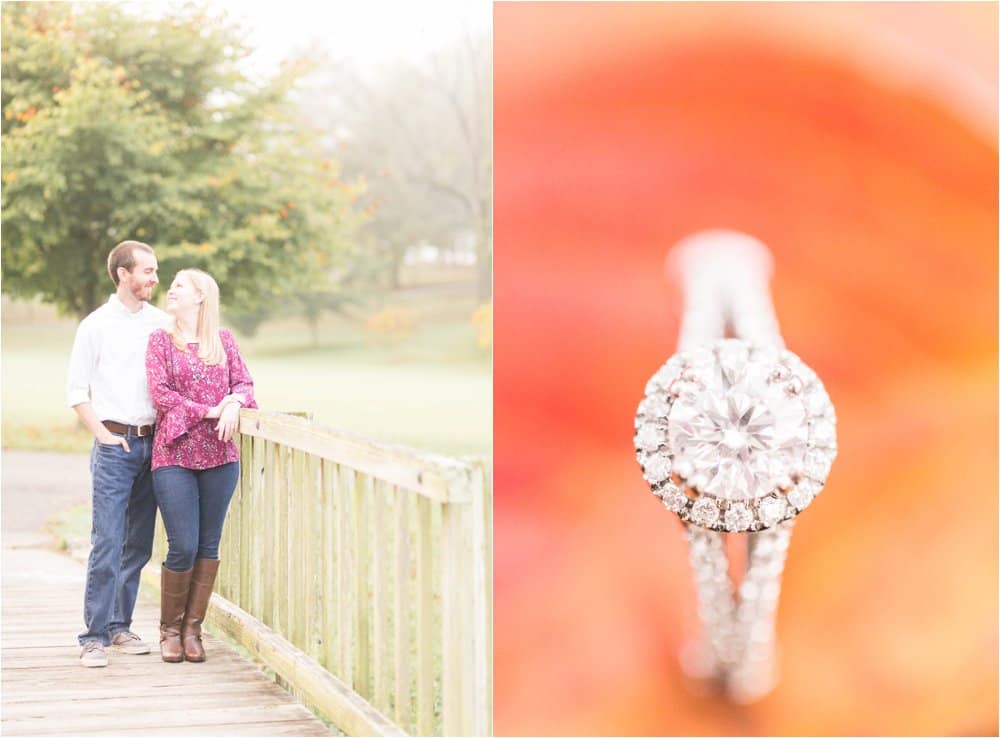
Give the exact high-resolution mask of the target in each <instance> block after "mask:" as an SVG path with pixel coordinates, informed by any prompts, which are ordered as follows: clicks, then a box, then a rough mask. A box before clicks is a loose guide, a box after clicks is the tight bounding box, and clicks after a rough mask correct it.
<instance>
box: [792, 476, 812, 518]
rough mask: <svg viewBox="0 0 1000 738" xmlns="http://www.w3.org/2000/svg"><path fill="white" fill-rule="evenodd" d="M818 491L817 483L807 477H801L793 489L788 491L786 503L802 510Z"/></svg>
mask: <svg viewBox="0 0 1000 738" xmlns="http://www.w3.org/2000/svg"><path fill="white" fill-rule="evenodd" d="M817 491H818V485H816V483H815V482H813V481H811V480H809V479H803V480H802V481H800V482H799V483H798V484H797V485H796V486H795V487H794V488H793V489H791V490H789V491H788V494H787V495H786V499H787V500H788V504H790V505H792V506H793V507H794V508H795V509H796V510H804V509H805V508H806V507H808V505H809V503H810V502H812V501H813V498H814V497H815V496H816V492H817Z"/></svg>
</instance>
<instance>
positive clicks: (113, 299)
mask: <svg viewBox="0 0 1000 738" xmlns="http://www.w3.org/2000/svg"><path fill="white" fill-rule="evenodd" d="M108 304H109V305H111V307H112V308H114V309H115V310H118V311H119V312H121V313H123V314H125V315H129V316H136V315H142V311H143V310H145V309H146V303H145V302H140V303H139V309H138V310H136V311H135V312H134V313H133V312H132V311H131V310H129V309H128V308H127V307H125V303H123V302H122V301H121V300H120V299H118V295H117V294H116V293H114V292H112V293H111V296H110V297H109V298H108Z"/></svg>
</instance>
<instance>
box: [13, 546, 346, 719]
mask: <svg viewBox="0 0 1000 738" xmlns="http://www.w3.org/2000/svg"><path fill="white" fill-rule="evenodd" d="M2 569H3V571H2V574H3V579H2V595H3V598H2V622H3V630H2V638H0V646H2V655H0V659H2V685H0V687H2V690H0V692H2V696H0V704H2V720H0V730H2V733H3V734H4V735H9V736H18V735H25V736H26V735H88V734H95V735H96V734H100V735H129V734H132V735H137V734H143V735H158V734H162V735H178V736H180V735H212V736H237V735H238V736H253V735H272V736H277V735H308V736H318V735H338V733H337V732H336V731H335V730H331V729H330V728H328V727H327V726H326V725H324V723H323V722H322V721H320V720H319V719H318V718H316V716H315V715H313V713H311V712H310V711H309V710H307V709H306V708H305V707H303V706H302V705H301V704H300V703H299V702H297V701H296V700H295V698H294V697H292V696H291V695H289V694H288V693H287V692H285V691H284V690H283V689H281V688H280V687H278V686H277V685H276V684H274V682H272V681H271V680H270V679H268V678H267V677H266V676H265V675H264V674H263V673H262V672H261V671H260V669H258V668H257V667H256V666H254V665H253V664H252V663H250V662H249V661H247V660H246V659H244V658H242V657H241V656H239V655H238V654H236V653H235V652H234V651H233V650H232V649H230V648H229V647H228V646H227V645H225V644H224V643H222V642H221V641H219V640H218V639H216V638H213V637H212V636H210V635H207V636H206V638H205V650H206V652H207V655H208V660H207V661H206V662H204V663H202V664H192V663H188V662H184V663H180V664H167V663H164V662H163V661H161V660H160V657H159V653H158V650H157V640H158V635H157V634H158V622H159V605H158V603H157V602H153V601H152V600H151V599H149V598H148V597H147V596H146V595H144V594H140V597H139V602H138V603H137V605H136V612H135V622H134V623H133V626H132V630H134V631H135V632H136V633H138V634H139V635H140V636H142V638H143V639H145V640H146V641H148V642H149V643H150V644H151V646H153V651H152V653H150V654H149V655H143V656H130V655H126V654H122V653H120V652H119V651H118V650H117V649H115V648H113V647H112V648H109V649H107V653H108V657H109V660H110V664H109V666H107V667H105V668H98V669H87V668H84V667H82V666H80V662H79V653H80V648H79V646H77V641H76V637H77V633H79V631H80V630H82V629H83V622H82V617H83V616H82V612H83V586H84V577H85V569H84V567H83V566H81V565H80V564H79V563H78V562H76V561H73V560H72V559H70V558H69V557H66V556H62V555H60V554H58V553H55V552H54V551H49V550H46V549H42V548H20V549H16V548H15V549H10V548H5V549H4V550H3V563H2Z"/></svg>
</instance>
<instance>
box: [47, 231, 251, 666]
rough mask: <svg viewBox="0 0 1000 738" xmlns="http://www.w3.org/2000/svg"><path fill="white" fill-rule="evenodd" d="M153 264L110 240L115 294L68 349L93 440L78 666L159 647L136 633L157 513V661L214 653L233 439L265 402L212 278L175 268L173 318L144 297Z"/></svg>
mask: <svg viewBox="0 0 1000 738" xmlns="http://www.w3.org/2000/svg"><path fill="white" fill-rule="evenodd" d="M156 272H157V263H156V256H155V254H154V252H153V249H152V248H151V247H150V246H148V245H147V244H144V243H141V242H139V241H123V242H122V243H120V244H118V245H117V246H115V248H114V249H112V251H111V253H110V254H109V256H108V273H109V274H110V276H111V280H112V281H113V282H114V284H115V286H116V290H115V293H114V294H113V295H111V297H110V298H109V299H108V301H107V303H105V304H104V305H102V306H101V307H99V308H98V309H97V310H95V311H94V312H92V313H91V314H90V315H88V316H87V317H86V318H84V319H83V321H82V322H81V323H80V326H79V328H78V329H77V333H76V339H75V340H74V342H73V351H72V354H71V357H70V364H69V379H68V382H67V400H68V403H69V405H70V407H72V408H73V409H74V410H75V411H76V414H77V415H78V416H79V417H80V420H81V421H82V422H83V423H84V425H86V426H87V428H88V429H90V431H91V432H92V433H93V434H94V437H95V442H94V447H93V449H92V450H91V455H90V472H91V475H92V477H93V526H92V531H91V543H92V545H93V548H92V549H91V552H90V559H89V561H88V563H87V584H86V590H85V595H84V621H85V623H86V630H85V631H84V632H83V633H81V634H80V636H79V642H80V645H81V646H82V647H83V650H82V652H81V654H80V663H81V664H82V665H83V666H107V664H108V657H107V655H106V654H105V652H104V649H105V648H106V647H108V646H116V647H118V648H119V649H120V650H121V652H123V653H126V654H145V653H149V651H150V648H149V645H148V644H146V643H144V642H143V640H142V639H141V638H140V637H139V636H138V635H136V634H135V633H133V632H132V631H131V630H130V629H129V628H130V626H131V624H132V612H133V610H134V608H135V601H136V596H137V594H138V591H139V576H140V572H141V570H142V567H143V566H144V565H145V564H146V562H148V561H149V558H150V556H151V555H152V547H153V530H154V525H155V521H156V509H157V507H159V509H160V515H161V516H162V518H163V524H164V527H165V528H166V531H167V540H168V546H169V550H168V553H167V559H166V561H164V562H163V565H162V567H161V580H160V581H161V590H160V591H161V596H160V655H161V657H162V658H163V660H164V661H172V662H176V661H184V660H185V659H186V660H188V661H204V660H205V651H204V648H203V647H202V644H201V623H202V621H203V620H204V618H205V611H206V610H207V609H208V602H209V599H210V598H211V596H212V588H213V586H214V584H215V574H216V571H217V570H218V567H219V559H218V555H219V540H220V538H221V537H222V525H223V522H224V521H225V517H226V510H227V508H228V507H229V501H230V499H231V497H232V495H233V491H234V489H235V487H236V481H237V478H238V477H239V451H238V450H237V448H236V444H235V443H234V442H233V441H232V437H233V434H234V433H235V432H236V429H237V427H238V424H239V411H240V407H251V408H252V407H257V405H256V403H255V402H254V399H253V381H252V379H251V378H250V374H249V372H248V371H247V368H246V365H245V364H244V363H243V359H242V357H241V356H240V352H239V348H238V347H237V345H236V341H235V340H234V338H233V336H232V334H231V333H230V332H229V331H227V330H225V329H220V328H219V288H218V285H217V284H216V283H215V280H213V279H212V278H211V277H210V276H209V275H208V274H205V273H204V272H201V271H198V270H196V269H184V270H182V271H180V272H178V273H177V275H176V276H175V277H174V280H173V283H172V284H171V285H170V290H169V291H168V292H167V312H166V313H164V312H163V311H162V310H159V309H157V308H156V307H154V306H153V305H150V304H149V298H150V296H151V295H152V292H153V288H154V287H155V286H156V285H157V283H158V281H159V280H158V279H157V275H156ZM154 422H155V425H154Z"/></svg>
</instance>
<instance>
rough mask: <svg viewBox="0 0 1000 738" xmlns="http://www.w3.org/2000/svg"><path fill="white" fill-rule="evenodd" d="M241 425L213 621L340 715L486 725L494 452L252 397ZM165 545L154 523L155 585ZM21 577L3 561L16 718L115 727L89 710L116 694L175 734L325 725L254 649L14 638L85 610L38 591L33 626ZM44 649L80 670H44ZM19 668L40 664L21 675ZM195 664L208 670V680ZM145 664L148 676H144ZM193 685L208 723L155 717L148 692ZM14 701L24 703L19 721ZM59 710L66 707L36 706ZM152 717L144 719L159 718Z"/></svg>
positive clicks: (344, 722) (426, 728) (372, 729)
mask: <svg viewBox="0 0 1000 738" xmlns="http://www.w3.org/2000/svg"><path fill="white" fill-rule="evenodd" d="M239 441H240V444H241V459H242V473H241V477H240V483H239V486H238V487H237V489H236V492H235V494H234V496H233V501H232V504H231V505H230V509H229V515H228V518H227V522H226V527H225V530H224V534H223V540H222V546H221V548H220V559H221V560H222V564H221V565H220V570H219V577H218V582H217V587H216V594H215V595H213V598H212V603H211V606H210V610H209V618H208V624H209V627H210V628H213V629H217V631H218V632H221V633H223V634H225V635H227V636H228V637H230V638H231V639H234V640H235V641H236V642H237V643H238V644H240V645H241V646H242V647H243V648H244V649H245V651H246V653H247V654H248V655H250V656H251V657H252V658H253V659H254V660H256V661H258V662H260V663H261V664H262V665H263V666H265V667H266V668H267V669H268V670H270V671H271V672H273V674H274V677H275V680H276V682H277V683H278V684H280V685H282V686H283V687H285V688H286V689H287V690H288V693H291V694H292V695H295V697H297V698H298V699H299V700H301V702H302V703H303V704H304V705H306V706H308V707H309V708H310V709H311V710H312V711H313V712H314V713H315V714H316V715H319V716H320V717H322V718H323V719H324V720H325V721H327V723H329V725H331V726H333V730H334V731H343V732H344V733H347V734H349V735H404V734H408V733H410V734H418V735H488V734H489V733H490V728H491V710H492V705H491V674H492V668H491V658H490V654H491V638H490V636H491V594H492V593H491V576H490V573H491V538H490V536H491V533H490V531H491V520H490V517H489V516H490V514H491V508H492V506H491V504H490V499H489V498H490V485H489V481H488V473H487V469H486V468H485V466H484V464H483V463H482V462H479V461H459V460H455V459H449V458H444V457H438V456H434V455H430V454H424V453H418V452H416V451H413V450H410V449H405V448H400V447H394V446H389V445H385V444H378V443H374V442H372V441H369V440H366V439H362V438H358V437H355V436H352V435H350V434H347V433H343V432H341V431H337V430H334V429H331V428H328V427H325V426H322V425H319V424H317V423H314V422H312V421H311V420H308V419H305V418H299V417H294V416H291V415H285V414H280V413H269V412H263V411H254V410H244V411H242V413H241V418H240V438H239ZM158 526H159V524H158ZM165 549H166V542H165V537H164V535H163V531H162V527H158V531H157V543H156V550H155V551H154V555H153V559H152V561H151V562H150V566H149V567H148V568H147V570H146V571H144V572H143V581H144V590H145V591H146V592H149V593H152V594H154V595H157V596H158V593H157V592H156V588H157V587H158V585H159V562H160V561H162V559H163V556H164V554H165ZM9 579H10V578H9V577H8V576H7V572H5V577H4V621H3V622H4V644H3V645H4V653H3V668H4V683H3V687H4V690H3V691H4V697H3V701H4V705H3V707H4V722H3V732H4V733H5V734H8V735H27V734H32V733H34V734H48V735H51V734H57V733H62V734H77V733H79V734H85V733H87V732H95V733H97V732H109V730H110V728H109V729H105V730H100V729H95V726H97V725H99V724H104V725H105V726H107V725H108V723H109V722H110V724H111V725H112V726H115V725H118V726H121V725H123V724H120V723H119V722H118V721H119V717H120V715H121V712H122V711H127V712H126V715H127V717H128V719H129V720H130V721H131V722H129V723H128V725H133V726H134V727H133V731H135V730H137V729H138V726H136V725H134V724H135V721H136V719H137V718H136V715H140V716H141V715H143V714H148V717H149V721H148V722H146V723H144V725H145V726H147V727H150V728H154V729H159V728H161V727H162V728H169V729H167V730H166V732H168V733H171V734H211V735H222V734H239V735H251V734H255V733H254V730H256V731H257V733H256V734H266V735H278V734H281V735H323V734H330V728H328V727H327V726H324V724H323V723H321V722H320V721H318V720H315V718H314V717H313V716H312V715H311V714H310V713H308V712H306V711H304V710H303V708H302V706H301V705H299V704H297V703H294V701H293V700H291V699H290V698H289V697H288V694H287V693H284V692H280V693H275V692H273V691H272V692H269V691H268V690H269V689H270V688H273V686H274V685H273V684H271V683H270V682H268V684H267V685H264V684H263V683H261V682H260V679H263V680H264V681H268V680H266V678H264V677H262V676H261V675H260V673H259V671H258V670H256V669H253V667H252V666H251V667H250V669H251V671H252V672H253V673H251V672H241V669H243V668H245V667H247V666H248V663H247V662H246V661H245V660H243V659H240V658H239V657H237V656H235V655H233V654H231V653H229V652H228V649H227V648H226V647H225V646H224V645H223V644H222V643H221V642H219V641H216V640H210V641H209V657H210V660H209V662H207V663H206V664H201V665H195V664H191V665H188V664H182V665H174V664H162V663H161V662H159V659H158V658H157V657H156V656H155V654H154V655H153V656H151V657H149V659H148V660H144V659H146V658H147V657H132V656H118V657H117V658H116V659H115V665H114V668H112V669H108V670H103V669H99V670H89V669H88V670H84V669H81V668H80V667H79V666H77V665H76V663H75V652H74V653H73V654H72V657H71V659H70V661H69V662H68V663H69V665H70V666H69V667H66V666H64V664H65V663H67V662H66V661H65V659H66V658H67V656H66V654H63V653H62V651H58V653H56V652H55V651H50V652H49V653H45V652H43V650H39V649H44V648H50V649H53V648H62V649H63V650H66V647H65V646H59V647H57V646H54V645H53V644H52V642H51V637H49V636H47V638H48V640H45V639H43V641H44V643H42V644H41V645H38V647H37V648H33V647H29V645H30V643H34V642H35V641H33V640H31V639H30V638H29V639H23V640H18V637H19V636H21V635H24V636H31V638H35V637H37V636H40V635H41V633H40V632H38V628H39V627H41V623H46V624H47V627H48V628H49V629H51V628H53V627H56V626H57V627H58V634H59V635H58V637H60V638H62V639H63V640H65V630H66V626H67V625H68V624H70V623H73V622H75V621H76V620H78V619H79V616H80V613H79V607H80V603H81V602H82V594H81V595H80V596H79V597H77V598H76V599H75V600H74V601H73V602H72V605H71V606H66V605H64V604H59V605H58V606H56V604H55V603H47V604H48V605H52V607H51V608H47V606H44V605H43V606H42V607H40V608H36V610H35V611H32V612H30V613H28V614H27V618H28V622H25V623H24V625H23V626H22V625H21V624H19V622H15V619H17V618H19V619H20V620H24V615H23V614H17V615H15V613H13V612H9V611H8V604H10V603H11V601H12V600H13V601H16V602H20V601H21V597H19V596H16V593H14V594H15V596H14V597H12V596H11V594H12V592H9V591H8V583H9ZM46 591H47V592H48V591H49V589H48V588H46ZM80 592H81V593H82V583H81V584H80ZM28 600H30V598H28ZM144 607H145V608H146V610H148V612H146V613H145V615H143V617H145V618H146V620H148V621H149V622H148V624H144V625H143V627H142V632H143V634H145V635H146V636H147V637H152V635H153V633H154V632H155V630H156V627H155V622H156V621H155V617H156V614H155V605H152V603H151V602H150V601H147V602H146V603H145V604H144V605H141V606H140V607H139V608H138V609H137V618H136V619H137V624H139V623H140V622H141V618H140V615H139V611H142V610H143V608H144ZM149 608H153V609H152V610H149ZM18 613H23V610H21V609H20V608H19V609H18ZM36 619H37V620H39V621H40V622H39V623H35V624H32V622H33V621H34V620H36ZM46 632H48V631H46ZM18 649H25V650H24V651H20V650H18ZM46 659H47V660H48V661H46ZM126 659H128V660H129V661H126ZM122 663H124V664H126V666H124V667H122V666H119V664H122ZM46 664H48V666H53V665H56V664H58V666H59V667H61V668H68V669H69V671H67V672H66V674H61V673H59V672H58V671H53V672H51V673H49V674H46V673H43V672H42V671H36V668H39V669H40V668H41V667H42V666H44V665H46ZM178 666H179V668H178ZM171 667H172V668H171ZM205 667H207V668H205ZM14 669H23V670H25V671H24V672H23V673H22V674H21V675H20V676H21V677H28V676H29V675H30V677H31V679H34V681H31V679H29V680H28V681H22V682H20V683H18V681H17V680H16V679H15V678H14V677H16V676H18V675H17V674H14V673H13V672H14ZM168 670H170V671H168ZM94 671H98V672H106V673H107V674H108V675H109V676H110V675H112V674H115V673H118V674H119V675H120V677H121V678H120V679H119V680H118V681H117V682H114V683H109V684H108V685H106V686H107V688H106V689H102V688H101V687H100V686H99V685H100V684H101V683H102V681H104V680H105V678H104V676H103V675H99V676H96V677H95V676H92V675H93V672H94ZM182 671H183V672H184V673H182ZM70 672H72V673H70ZM195 673H200V674H201V675H204V676H205V677H206V678H207V680H208V683H206V684H203V685H201V686H200V687H199V686H197V683H195V682H193V681H191V680H192V679H193V677H192V674H195ZM12 674H13V676H12ZM88 677H89V678H88ZM137 680H144V682H143V683H146V684H148V685H149V688H148V689H142V690H141V691H138V692H137V691H136V687H137V686H140V684H139V683H138V682H137ZM255 680H256V682H255ZM109 681H110V680H109ZM230 685H244V686H242V687H237V688H235V689H230V688H229V686H230ZM116 686H117V687H118V690H120V691H115V689H114V687H116ZM84 687H85V688H84ZM192 688H193V689H194V691H195V693H196V694H198V699H199V700H200V702H199V705H201V706H202V707H203V708H204V709H205V710H206V711H210V710H211V709H213V708H212V698H211V695H212V694H217V695H219V699H218V700H216V704H215V708H214V709H217V710H222V713H220V714H218V715H216V716H215V717H214V718H211V722H210V723H208V724H204V720H205V719H207V718H206V715H207V714H208V712H206V713H204V714H202V716H201V717H202V719H203V725H202V726H201V727H199V723H198V722H197V720H195V721H194V722H192V721H190V720H187V721H185V720H184V719H182V718H180V717H178V716H177V714H181V715H183V714H184V713H185V712H186V711H185V710H184V709H181V710H180V712H179V713H178V711H177V710H173V713H175V714H174V715H173V716H172V717H171V718H170V719H169V720H168V722H167V723H166V724H161V723H158V722H156V721H157V720H158V719H159V718H157V717H156V715H157V714H158V713H156V711H155V710H153V709H152V707H153V706H155V705H158V704H159V705H163V706H171V705H173V704H175V703H174V698H175V696H176V695H178V694H184V693H185V690H186V689H187V690H190V689H192ZM78 690H80V691H78ZM12 693H13V697H12V696H11V695H12ZM236 693H241V694H242V695H243V696H241V697H239V698H238V699H237V698H235V694H236ZM255 694H256V695H258V697H259V698H260V701H259V702H258V701H257V699H256V698H255V697H254V696H253V695H255ZM49 695H51V697H50V696H49ZM116 699H117V700H119V701H120V702H121V704H119V703H117V702H115V700H116ZM101 700H103V701H104V702H102V703H100V704H98V702H95V701H101ZM108 700H110V701H108ZM126 700H127V703H126ZM67 701H69V704H71V705H74V707H73V708H68V707H66V705H67ZM12 705H14V706H15V708H14V709H15V710H17V712H16V713H15V714H16V715H18V716H20V717H19V718H16V719H14V720H9V715H10V713H9V711H10V710H11V709H12ZM60 710H62V711H63V712H65V713H66V717H67V719H66V720H65V721H63V723H60V722H59V721H58V720H56V722H54V723H53V722H52V721H51V719H49V720H48V721H46V723H45V725H43V724H42V723H40V722H38V719H39V718H40V717H41V716H43V715H49V716H51V715H53V714H56V715H59V714H63V713H60V712H59V711H60ZM88 710H89V711H90V712H88ZM95 710H96V712H94V711H95ZM296 710H302V713H297V712H295V711H296ZM81 711H82V712H81ZM167 711H168V712H170V710H169V709H168V710H167ZM260 711H263V712H260ZM265 713H266V715H269V716H271V717H270V724H269V725H259V726H258V727H257V728H254V727H253V726H254V725H255V724H257V723H266V722H268V718H265V717H263V716H262V715H263V714H265ZM303 713H304V714H303ZM81 714H82V715H84V716H86V715H90V716H91V717H92V719H91V721H90V722H87V721H86V720H83V721H82V723H78V724H76V727H75V728H74V727H73V725H74V722H73V720H72V719H70V718H71V717H72V716H73V715H76V716H77V717H78V718H79V717H80V715H81ZM241 715H242V716H243V717H240V716H241ZM247 716H249V717H247ZM33 718H35V719H34V720H33ZM81 719H82V718H81ZM310 720H311V722H310ZM227 721H228V722H227ZM208 725H210V726H211V727H207V726H208ZM32 727H34V728H36V729H40V731H41V732H40V733H39V732H38V730H34V731H33V730H32ZM126 727H127V726H126ZM147 727H142V728H141V731H140V732H156V731H155V730H154V731H147ZM230 728H231V730H229V729H230Z"/></svg>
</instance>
